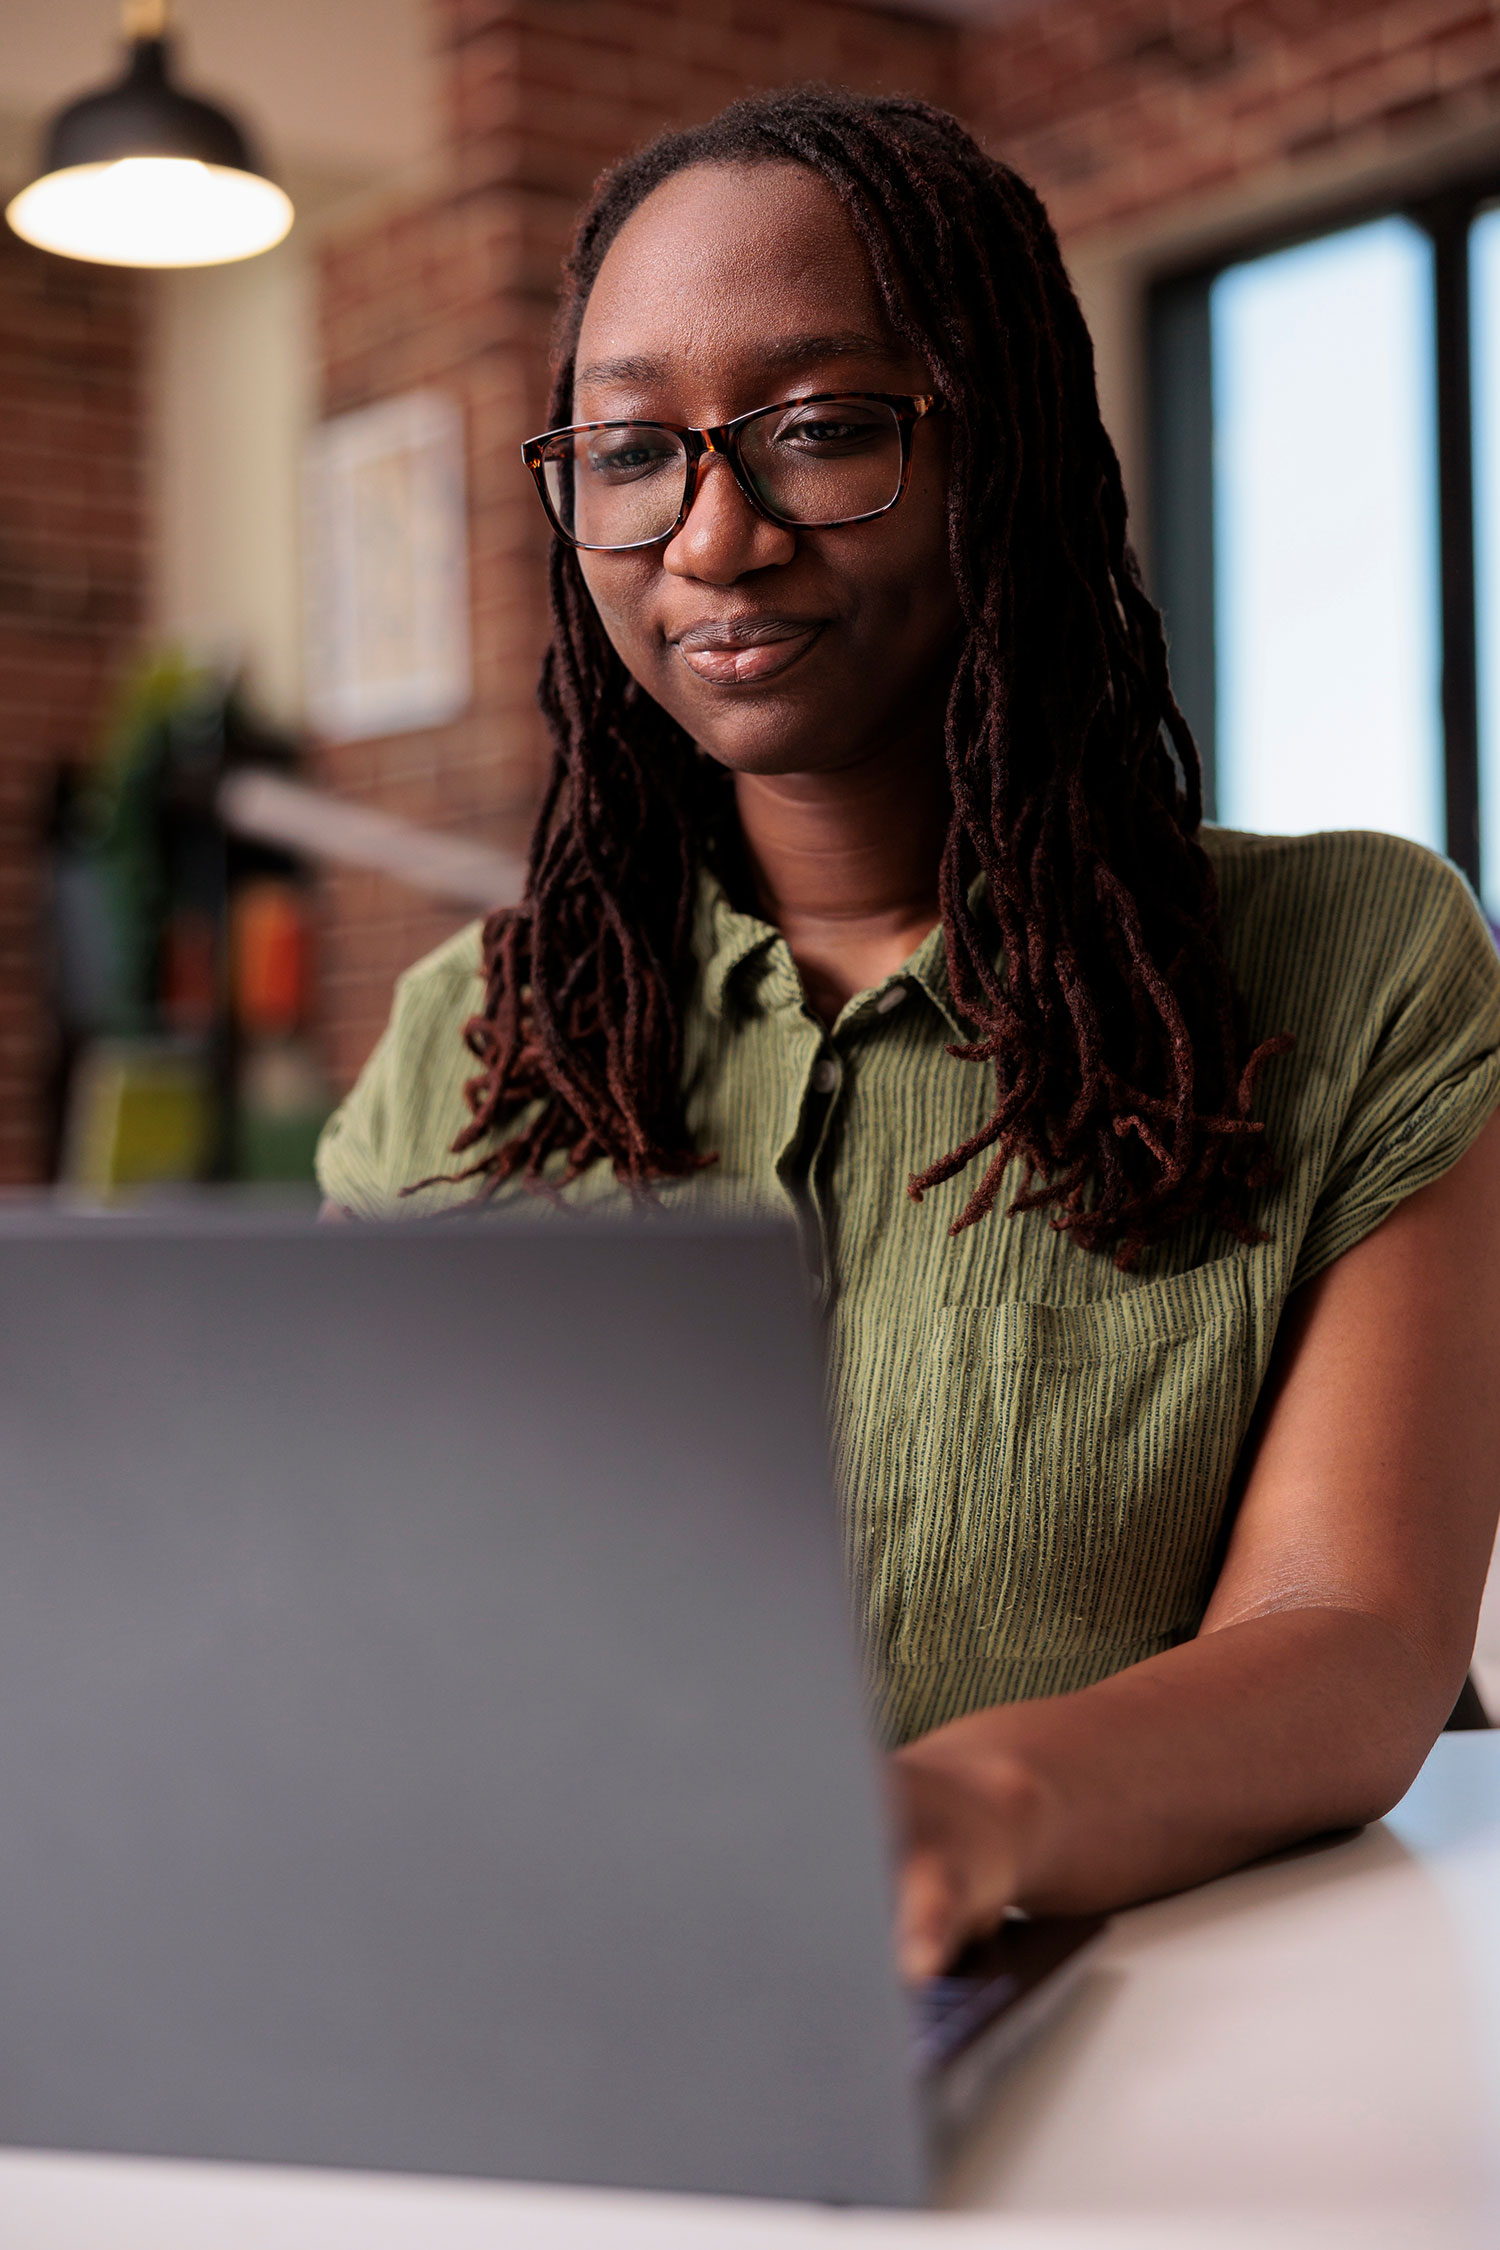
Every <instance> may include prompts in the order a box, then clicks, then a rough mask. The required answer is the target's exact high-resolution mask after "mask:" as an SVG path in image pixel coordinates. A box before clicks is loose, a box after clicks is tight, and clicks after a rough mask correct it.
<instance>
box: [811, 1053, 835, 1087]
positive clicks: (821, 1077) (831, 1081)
mask: <svg viewBox="0 0 1500 2250" xmlns="http://www.w3.org/2000/svg"><path fill="white" fill-rule="evenodd" d="M812 1082H813V1091H814V1093H818V1094H831V1093H832V1092H833V1089H834V1087H835V1086H836V1085H837V1084H838V1082H839V1066H838V1064H837V1063H836V1062H835V1061H834V1059H833V1057H832V1055H824V1056H823V1057H822V1059H821V1060H820V1061H818V1062H815V1063H814V1064H813V1074H812Z"/></svg>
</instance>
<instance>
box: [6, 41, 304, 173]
mask: <svg viewBox="0 0 1500 2250" xmlns="http://www.w3.org/2000/svg"><path fill="white" fill-rule="evenodd" d="M170 62H171V53H170V42H169V41H167V40H166V39H137V40H134V41H133V42H132V44H131V48H130V54H129V58H128V60H127V63H126V66H125V69H124V71H123V72H122V73H121V75H120V76H119V77H118V78H117V79H116V80H115V82H114V84H113V85H111V86H105V87H103V88H102V89H101V90H100V92H98V93H97V94H85V95H84V96H83V99H82V100H81V101H76V102H73V103H70V105H69V106H68V108H67V109H65V110H63V111H62V112H61V113H60V115H59V116H58V117H57V118H56V119H55V120H54V122H53V125H52V130H51V132H50V133H49V135H48V137H47V146H46V150H45V153H44V155H43V159H42V166H41V169H42V172H43V173H49V172H63V171H67V170H68V169H69V168H70V167H71V166H73V165H75V164H112V163H113V162H114V161H115V160H116V159H117V158H119V157H127V156H181V157H196V158H197V160H198V162H199V163H200V164H224V165H228V166H229V167H230V168H231V169H232V170H234V171H237V172H256V173H258V172H260V171H261V164H260V160H259V158H258V156H257V155H256V154H255V153H254V151H253V150H252V149H251V148H250V146H249V143H248V142H247V141H246V139H245V136H244V134H243V133H242V132H241V130H240V128H239V126H238V125H237V124H236V123H235V121H234V119H233V118H232V117H229V116H228V115H226V113H225V112H224V111H223V110H222V109H215V108H214V106H213V104H212V103H211V102H200V101H195V100H194V98H193V96H192V95H191V94H184V93H181V92H179V91H178V89H177V87H175V86H174V85H173V84H172V83H171V80H170V78H169V76H168V69H169V65H170Z"/></svg>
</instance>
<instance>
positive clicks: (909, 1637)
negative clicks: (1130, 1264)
mask: <svg viewBox="0 0 1500 2250" xmlns="http://www.w3.org/2000/svg"><path fill="white" fill-rule="evenodd" d="M1245 1265H1246V1260H1245V1259H1244V1258H1243V1257H1237V1258H1226V1259H1222V1260H1219V1261H1217V1262H1215V1263H1213V1264H1210V1265H1207V1266H1203V1267H1199V1268H1198V1269H1197V1270H1196V1271H1194V1272H1193V1273H1190V1274H1185V1275H1178V1276H1174V1277H1172V1278H1170V1279H1167V1280H1164V1281H1157V1282H1149V1283H1145V1284H1143V1285H1141V1286H1140V1287H1138V1288H1136V1289H1131V1290H1129V1291H1126V1292H1123V1293H1122V1294H1121V1295H1120V1296H1119V1297H1117V1298H1113V1299H1110V1300H1108V1301H1106V1302H1103V1303H1095V1304H1089V1305H1066V1306H1062V1305H1044V1304H1019V1303H1012V1304H1001V1305H992V1306H987V1307H984V1308H982V1309H980V1308H969V1307H961V1308H957V1309H954V1310H948V1311H943V1312H940V1313H938V1314H937V1315H936V1316H935V1319H934V1325H933V1329H932V1331H931V1337H930V1343H929V1346H928V1349H927V1350H926V1352H925V1353H924V1355H923V1359H922V1362H921V1365H920V1369H919V1372H918V1375H917V1381H916V1384H915V1387H914V1392H913V1396H912V1415H911V1423H910V1425H909V1440H910V1442H909V1448H908V1449H907V1464H908V1471H909V1473H908V1475H907V1476H906V1477H905V1478H904V1479H903V1486H904V1489H903V1491H902V1493H901V1496H900V1498H899V1499H898V1501H897V1508H896V1515H897V1521H896V1522H894V1523H892V1525H891V1526H890V1532H891V1534H892V1536H891V1537H890V1540H889V1544H888V1546H887V1550H886V1557H885V1562H886V1570H885V1572H884V1573H883V1574H882V1575H883V1576H884V1579H885V1584H884V1587H883V1589H882V1592H883V1596H884V1599H883V1600H880V1599H879V1598H878V1599H877V1606H878V1607H882V1608H884V1609H885V1611H886V1615H885V1617H884V1619H883V1620H881V1623H882V1624H883V1625H884V1628H885V1630H884V1632H883V1633H882V1634H881V1635H880V1637H881V1638H882V1639H883V1640H884V1643H885V1646H886V1648H887V1650H888V1652H889V1654H890V1656H891V1657H892V1658H894V1659H895V1660H896V1661H897V1662H906V1663H921V1662H930V1661H931V1660H932V1659H934V1658H939V1659H949V1660H952V1659H965V1658H968V1659H976V1658H978V1659H988V1660H995V1659H1006V1660H1009V1661H1010V1662H1011V1663H1019V1664H1020V1665H1021V1666H1022V1668H1023V1669H1024V1670H1025V1671H1027V1672H1030V1671H1032V1670H1033V1669H1034V1668H1035V1667H1038V1666H1040V1667H1041V1668H1042V1669H1043V1671H1045V1670H1046V1669H1047V1668H1048V1667H1049V1664H1050V1665H1056V1664H1057V1663H1059V1662H1061V1663H1062V1665H1063V1667H1064V1670H1065V1671H1068V1672H1073V1671H1076V1672H1077V1673H1078V1676H1079V1677H1082V1676H1084V1675H1089V1676H1096V1677H1097V1676H1102V1674H1103V1673H1105V1672H1108V1671H1112V1670H1115V1669H1117V1668H1118V1667H1119V1666H1120V1665H1122V1664H1125V1663H1129V1662H1132V1661H1134V1660H1135V1658H1136V1657H1137V1656H1140V1655H1145V1654H1149V1653H1151V1651H1152V1650H1153V1649H1155V1648H1159V1647H1162V1646H1165V1645H1168V1644H1169V1643H1170V1642H1172V1641H1176V1640H1180V1639H1183V1638H1185V1637H1186V1636H1187V1635H1189V1634H1190V1633H1191V1632H1192V1631H1193V1630H1194V1629H1195V1627H1196V1625H1197V1623H1198V1620H1199V1618H1200V1617H1201V1615H1202V1611H1203V1608H1204V1605H1205V1603H1206V1601H1207V1598H1208V1593H1209V1590H1210V1586H1211V1582H1212V1576H1213V1573H1214V1571H1215V1569H1216V1567H1217V1562H1218V1552H1219V1546H1220V1541H1221V1536H1222V1532H1223V1528H1224V1522H1225V1514H1226V1509H1227V1505H1228V1502H1229V1498H1230V1490H1231V1483H1232V1479H1233V1475H1234V1469H1235V1463H1236V1460H1237V1457H1238V1455H1239V1451H1240V1447H1241V1444H1242V1442H1243V1439H1244V1434H1245V1429H1246V1426H1247V1423H1248V1421H1249V1417H1250V1412H1251V1409H1252V1407H1253V1404H1254V1399H1255V1393H1256V1390H1257V1388H1258V1385H1259V1380H1260V1366H1259V1356H1260V1355H1259V1352H1258V1350H1257V1349H1256V1345H1255V1341H1254V1337H1253V1333H1252V1331H1253V1327H1254V1323H1253V1321H1252V1318H1251V1311H1250V1297H1249V1292H1248V1290H1247V1287H1246V1273H1245ZM877 1630H878V1628H877Z"/></svg>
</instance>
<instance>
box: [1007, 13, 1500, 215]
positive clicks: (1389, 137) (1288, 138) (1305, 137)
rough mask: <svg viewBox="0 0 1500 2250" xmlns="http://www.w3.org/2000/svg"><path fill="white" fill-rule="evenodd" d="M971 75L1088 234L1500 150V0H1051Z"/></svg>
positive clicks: (1058, 211)
mask: <svg viewBox="0 0 1500 2250" xmlns="http://www.w3.org/2000/svg"><path fill="white" fill-rule="evenodd" d="M964 83H965V87H966V98H967V101H968V105H969V113H970V116H971V118H972V120H973V122H974V123H975V125H976V127H977V128H978V129H979V130H980V131H982V132H983V134H984V135H985V137H986V139H987V140H988V141H989V143H990V144H991V145H992V146H993V147H995V148H996V149H998V150H999V151H1000V152H1001V153H1003V154H1004V155H1005V156H1006V157H1007V158H1008V159H1009V160H1010V162H1012V163H1014V164H1015V165H1016V166H1017V168H1018V169H1019V170H1020V171H1022V172H1024V173H1025V174H1026V175H1027V177H1028V178H1030V179H1031V180H1033V181H1034V182H1035V184H1036V185H1037V187H1038V188H1040V190H1041V191H1042V193H1043V195H1044V196H1045V197H1046V198H1047V201H1048V203H1049V206H1050V208H1051V211H1052V215H1053V218H1054V220H1055V221H1056V223H1057V225H1058V228H1059V231H1060V232H1061V233H1062V234H1063V235H1064V237H1065V238H1067V239H1071V240H1077V239H1078V238H1079V237H1082V236H1085V235H1087V234H1088V233H1089V232H1090V231H1091V230H1093V229H1095V228H1099V227H1102V226H1106V225H1118V224H1119V223H1120V222H1122V221H1140V220H1143V219H1150V218H1153V217H1165V216H1167V215H1168V214H1171V213H1181V212H1183V211H1185V210H1189V209H1191V208H1192V207H1193V206H1194V205H1195V204H1201V202H1202V201H1203V199H1205V198H1208V197H1226V196H1228V195H1230V194H1232V193H1233V191H1234V190H1235V189H1236V188H1252V187H1258V188H1260V189H1261V190H1262V191H1264V189H1265V188H1266V187H1267V186H1268V185H1269V186H1272V187H1274V188H1275V189H1276V190H1278V191H1279V192H1280V194H1281V195H1283V196H1284V197H1285V199H1286V200H1287V201H1288V202H1289V203H1292V202H1295V200H1296V199H1297V197H1298V195H1299V193H1300V192H1301V191H1302V189H1303V186H1304V183H1306V182H1309V181H1311V180H1312V179H1314V178H1317V179H1320V180H1321V179H1326V178H1327V177H1328V176H1329V173H1330V171H1331V170H1332V169H1335V168H1342V169H1344V170H1345V171H1348V172H1350V173H1352V172H1353V171H1354V170H1355V168H1356V167H1363V168H1365V169H1366V170H1378V169H1379V168H1380V167H1381V166H1382V164H1391V165H1398V164H1400V163H1401V162H1402V161H1403V160H1404V159H1405V158H1406V157H1407V156H1408V155H1409V153H1410V152H1411V151H1412V150H1413V148H1414V147H1415V146H1416V145H1417V144H1421V146H1422V147H1423V148H1425V149H1428V150H1431V149H1433V148H1434V147H1436V146H1440V145H1441V144H1442V143H1444V142H1448V143H1450V144H1452V145H1453V146H1455V147H1457V146H1458V145H1459V144H1460V143H1464V142H1468V141H1473V142H1475V143H1482V142H1483V140H1484V139H1485V138H1486V137H1487V138H1488V139H1489V142H1490V146H1491V148H1492V150H1493V151H1494V153H1495V156H1496V157H1497V158H1500V0H1049V4H1046V5H1028V6H1026V7H1023V8H1021V9H1019V10H1017V11H1015V12H1013V13H1012V14H1011V15H1009V16H1008V17H1006V18H1004V19H1003V20H1002V21H1001V22H1000V23H999V24H998V25H996V26H995V27H994V28H993V29H991V30H989V31H987V32H985V33H984V34H983V35H982V36H979V37H975V38H972V39H971V40H970V41H969V42H968V44H967V67H966V70H965V74H964Z"/></svg>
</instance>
